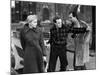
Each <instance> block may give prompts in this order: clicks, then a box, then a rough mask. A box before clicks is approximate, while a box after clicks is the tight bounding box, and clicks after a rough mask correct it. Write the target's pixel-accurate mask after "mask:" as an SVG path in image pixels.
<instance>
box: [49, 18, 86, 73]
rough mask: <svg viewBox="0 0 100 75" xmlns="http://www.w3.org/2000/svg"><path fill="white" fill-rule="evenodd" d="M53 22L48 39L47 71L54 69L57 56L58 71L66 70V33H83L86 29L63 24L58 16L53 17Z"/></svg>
mask: <svg viewBox="0 0 100 75" xmlns="http://www.w3.org/2000/svg"><path fill="white" fill-rule="evenodd" d="M53 22H54V26H53V27H52V28H51V29H50V39H49V41H48V43H50V45H51V51H50V59H49V67H48V72H53V71H55V67H56V61H57V58H58V57H59V59H60V71H66V68H67V65H68V61H67V56H66V45H67V36H68V33H75V34H76V33H84V32H85V31H86V29H85V28H82V29H81V28H80V29H78V28H73V27H71V26H65V25H64V24H63V23H62V20H61V18H59V17H55V18H54V19H53Z"/></svg>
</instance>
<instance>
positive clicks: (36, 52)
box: [20, 24, 46, 73]
mask: <svg viewBox="0 0 100 75" xmlns="http://www.w3.org/2000/svg"><path fill="white" fill-rule="evenodd" d="M20 40H21V45H22V48H23V50H24V51H25V54H24V71H23V72H24V73H36V72H38V73H39V72H43V70H44V65H43V59H42V57H43V55H44V56H45V55H46V50H45V47H44V42H43V35H42V33H41V32H40V31H39V30H38V29H36V28H33V29H30V28H29V27H28V24H26V25H25V26H24V28H23V29H22V30H21V33H20Z"/></svg>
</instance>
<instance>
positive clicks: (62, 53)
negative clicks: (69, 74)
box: [48, 45, 68, 72]
mask: <svg viewBox="0 0 100 75" xmlns="http://www.w3.org/2000/svg"><path fill="white" fill-rule="evenodd" d="M58 57H59V59H60V71H66V67H67V65H68V61H67V55H66V45H64V46H63V45H51V51H50V59H49V67H48V72H54V71H55V68H56V62H57V58H58Z"/></svg>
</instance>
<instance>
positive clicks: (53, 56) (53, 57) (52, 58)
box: [48, 47, 58, 72]
mask: <svg viewBox="0 0 100 75" xmlns="http://www.w3.org/2000/svg"><path fill="white" fill-rule="evenodd" d="M57 57H58V54H57V49H56V48H55V47H51V52H50V58H49V67H48V72H54V71H55V67H56V61H57Z"/></svg>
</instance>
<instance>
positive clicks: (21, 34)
mask: <svg viewBox="0 0 100 75" xmlns="http://www.w3.org/2000/svg"><path fill="white" fill-rule="evenodd" d="M20 43H21V46H22V48H23V50H25V40H24V33H23V30H21V32H20Z"/></svg>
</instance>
